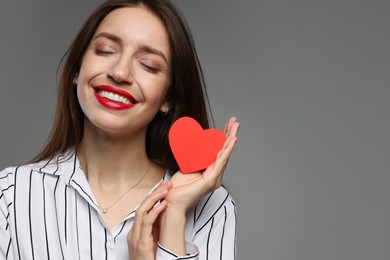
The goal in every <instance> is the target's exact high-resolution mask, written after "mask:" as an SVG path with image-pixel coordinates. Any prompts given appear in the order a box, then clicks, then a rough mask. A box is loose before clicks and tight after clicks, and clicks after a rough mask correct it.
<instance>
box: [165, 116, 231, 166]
mask: <svg viewBox="0 0 390 260" xmlns="http://www.w3.org/2000/svg"><path fill="white" fill-rule="evenodd" d="M225 140H226V136H225V135H224V134H223V133H222V132H221V131H219V130H217V129H206V130H203V129H202V127H201V126H200V125H199V123H198V122H197V121H196V120H195V119H193V118H191V117H181V118H179V119H178V120H176V122H175V123H174V124H173V125H172V127H171V129H170V130H169V144H170V146H171V150H172V153H173V156H174V157H175V159H176V161H177V164H178V165H179V167H180V170H181V171H182V173H190V172H197V171H200V170H203V169H206V168H207V167H208V166H210V165H211V164H212V163H213V162H215V160H216V158H217V154H218V152H219V151H220V150H221V148H222V146H223V144H224V142H225Z"/></svg>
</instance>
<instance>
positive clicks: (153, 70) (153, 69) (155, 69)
mask: <svg viewBox="0 0 390 260" xmlns="http://www.w3.org/2000/svg"><path fill="white" fill-rule="evenodd" d="M140 64H141V66H142V67H143V68H144V69H145V70H146V71H149V72H151V73H158V72H160V70H161V69H159V68H158V67H157V66H152V65H149V64H147V63H145V62H140Z"/></svg>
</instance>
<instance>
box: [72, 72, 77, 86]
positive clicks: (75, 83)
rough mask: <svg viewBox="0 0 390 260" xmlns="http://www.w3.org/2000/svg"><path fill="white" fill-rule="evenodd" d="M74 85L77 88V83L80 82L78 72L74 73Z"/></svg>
mask: <svg viewBox="0 0 390 260" xmlns="http://www.w3.org/2000/svg"><path fill="white" fill-rule="evenodd" d="M72 82H73V86H74V87H75V88H77V84H78V82H79V74H78V73H76V75H74V77H73V81H72Z"/></svg>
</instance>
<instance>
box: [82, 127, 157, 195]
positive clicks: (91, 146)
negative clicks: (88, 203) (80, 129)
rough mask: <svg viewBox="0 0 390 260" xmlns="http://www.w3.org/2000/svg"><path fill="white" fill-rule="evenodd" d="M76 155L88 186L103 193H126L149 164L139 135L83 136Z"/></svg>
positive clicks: (142, 137) (86, 134)
mask: <svg viewBox="0 0 390 260" xmlns="http://www.w3.org/2000/svg"><path fill="white" fill-rule="evenodd" d="M77 155H78V159H79V161H80V166H81V167H82V169H83V170H84V173H85V175H86V177H87V179H88V182H89V183H90V184H91V185H93V186H97V187H99V188H100V189H104V190H111V189H119V190H122V189H126V188H127V187H129V186H131V185H132V184H133V183H135V182H136V181H137V180H139V179H140V178H142V176H143V175H144V174H145V172H146V170H147V169H148V167H149V165H150V164H151V163H152V162H151V160H149V158H148V157H147V154H146V150H145V137H144V135H142V134H139V135H138V136H132V138H130V137H127V138H116V137H113V136H110V135H103V134H101V133H98V134H96V133H91V131H88V132H84V136H83V138H82V141H81V143H80V146H79V147H78V149H77ZM151 168H153V165H152V167H151ZM150 171H151V172H154V170H152V169H150Z"/></svg>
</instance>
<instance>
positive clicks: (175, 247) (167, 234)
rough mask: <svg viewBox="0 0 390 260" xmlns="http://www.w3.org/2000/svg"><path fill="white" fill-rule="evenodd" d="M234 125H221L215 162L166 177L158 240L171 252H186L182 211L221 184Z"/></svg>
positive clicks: (233, 122)
mask: <svg viewBox="0 0 390 260" xmlns="http://www.w3.org/2000/svg"><path fill="white" fill-rule="evenodd" d="M238 128H239V123H238V122H237V120H236V118H231V119H230V120H229V122H228V123H227V124H226V125H225V128H224V133H225V134H226V137H227V139H226V142H225V144H224V146H223V148H222V149H221V151H220V152H219V154H218V156H217V159H216V161H215V162H214V163H213V164H212V165H210V166H209V167H208V168H207V169H206V170H205V171H204V172H203V173H192V174H182V173H180V172H178V173H176V174H175V175H174V176H173V177H172V179H171V180H170V182H171V183H172V188H171V189H170V190H169V192H168V194H167V196H166V197H165V201H166V202H167V208H166V209H165V211H164V212H163V213H162V214H161V222H160V239H159V243H160V246H161V247H162V248H164V249H166V250H168V251H169V252H173V254H174V255H178V256H186V255H187V253H189V252H187V250H186V242H185V239H184V228H185V223H186V212H187V210H188V209H189V208H190V207H191V206H193V205H194V204H195V203H196V202H197V201H199V200H200V199H201V198H202V197H203V196H205V195H207V194H208V193H210V192H212V191H214V190H216V189H218V188H219V187H220V186H221V184H222V179H223V173H224V170H225V168H226V165H227V163H228V160H229V157H230V155H231V153H232V151H233V148H234V146H235V144H236V141H237V132H238ZM234 221H235V217H234ZM177 259H180V258H177Z"/></svg>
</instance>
